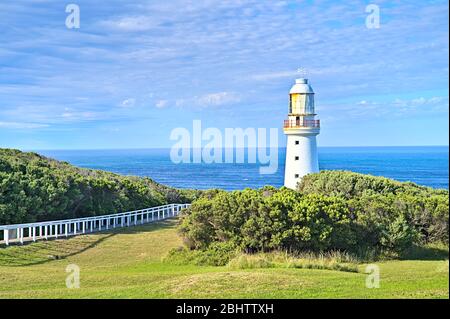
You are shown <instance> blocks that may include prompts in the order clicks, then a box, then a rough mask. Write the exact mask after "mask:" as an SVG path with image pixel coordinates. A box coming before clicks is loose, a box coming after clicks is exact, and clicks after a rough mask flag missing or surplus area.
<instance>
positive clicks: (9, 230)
mask: <svg viewBox="0 0 450 319" xmlns="http://www.w3.org/2000/svg"><path fill="white" fill-rule="evenodd" d="M189 206H190V204H168V205H164V206H158V207H151V208H145V209H141V210H135V211H131V212H125V213H118V214H112V215H101V216H93V217H83V218H74V219H65V220H54V221H46V222H36V223H28V224H14V225H3V226H0V231H3V240H2V241H0V244H5V245H9V244H11V243H20V244H23V243H24V241H36V240H39V239H49V238H61V237H68V236H75V235H81V234H86V233H93V232H98V231H104V230H108V229H114V228H119V227H129V226H134V225H142V224H146V223H151V222H153V221H158V220H162V219H166V218H171V217H174V216H177V215H179V214H180V212H181V210H182V209H184V208H187V207H189Z"/></svg>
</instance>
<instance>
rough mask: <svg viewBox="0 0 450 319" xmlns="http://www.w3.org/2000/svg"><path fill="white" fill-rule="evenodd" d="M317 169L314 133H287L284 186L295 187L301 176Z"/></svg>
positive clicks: (317, 161)
mask: <svg viewBox="0 0 450 319" xmlns="http://www.w3.org/2000/svg"><path fill="white" fill-rule="evenodd" d="M318 171H319V160H318V156H317V142H316V135H315V134H313V135H296V134H295V135H294V134H289V135H287V146H286V166H285V170H284V186H286V187H288V188H291V189H296V188H297V183H298V182H300V180H301V178H302V177H303V176H305V175H306V174H310V173H317V172H318Z"/></svg>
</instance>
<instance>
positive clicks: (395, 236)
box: [180, 172, 449, 256]
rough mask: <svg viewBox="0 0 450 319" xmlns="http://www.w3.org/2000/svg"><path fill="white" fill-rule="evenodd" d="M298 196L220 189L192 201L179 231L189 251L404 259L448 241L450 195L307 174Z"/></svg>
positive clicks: (369, 179)
mask: <svg viewBox="0 0 450 319" xmlns="http://www.w3.org/2000/svg"><path fill="white" fill-rule="evenodd" d="M327 181H329V183H330V184H331V186H330V185H328V184H327V183H328V182H327ZM300 190H302V191H300V192H298V191H293V190H290V189H287V188H281V189H276V188H273V187H265V188H263V189H260V190H253V189H246V190H243V191H234V192H224V191H215V192H214V193H211V194H209V196H208V197H202V198H200V199H199V200H196V201H194V202H193V204H192V206H191V208H190V209H188V210H187V211H186V212H185V214H184V215H183V216H182V221H181V225H180V232H181V234H182V236H183V238H184V239H185V243H186V244H187V246H188V247H189V248H190V249H200V250H207V249H208V247H209V246H210V245H212V244H214V243H220V242H227V243H230V244H231V245H233V247H236V248H238V249H240V250H241V251H244V252H247V253H255V252H266V251H273V250H287V251H290V252H298V251H305V250H308V251H313V252H321V251H331V250H337V251H347V252H351V253H353V254H358V255H364V256H375V255H377V254H381V253H382V252H390V253H394V254H397V255H399V254H401V253H402V252H403V251H405V250H408V249H409V248H411V247H412V245H424V244H427V243H430V242H436V241H440V242H446V241H448V215H449V214H448V191H445V190H434V189H431V188H427V187H421V186H417V185H415V184H412V183H400V182H396V181H392V180H389V179H386V178H379V177H373V176H366V175H362V174H355V173H351V172H325V173H319V174H311V175H308V176H307V177H306V181H304V182H303V181H302V184H301V185H300ZM333 190H334V191H333Z"/></svg>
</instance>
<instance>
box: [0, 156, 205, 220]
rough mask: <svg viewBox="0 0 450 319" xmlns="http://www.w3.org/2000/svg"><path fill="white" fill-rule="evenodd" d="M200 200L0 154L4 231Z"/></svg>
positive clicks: (142, 181) (149, 183)
mask: <svg viewBox="0 0 450 319" xmlns="http://www.w3.org/2000/svg"><path fill="white" fill-rule="evenodd" d="M200 196H201V192H200V191H192V190H182V191H181V190H177V189H174V188H170V187H167V186H164V185H161V184H158V183H156V182H154V181H153V180H151V179H149V178H139V177H132V176H120V175H117V174H113V173H108V172H104V171H98V170H90V169H82V168H77V167H74V166H71V165H69V164H68V163H65V162H59V161H55V160H52V159H49V158H46V157H43V156H40V155H38V154H36V153H24V152H20V151H17V150H10V149H0V225H2V224H14V223H27V222H35V221H45V220H52V219H65V218H76V217H86V216H95V215H102V214H111V213H115V212H121V211H127V210H135V209H142V208H146V207H151V206H158V205H164V204H167V203H173V202H182V203H186V202H190V201H191V200H193V199H196V198H199V197H200Z"/></svg>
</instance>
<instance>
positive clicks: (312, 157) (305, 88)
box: [284, 78, 320, 189]
mask: <svg viewBox="0 0 450 319" xmlns="http://www.w3.org/2000/svg"><path fill="white" fill-rule="evenodd" d="M289 95H290V101H289V114H288V119H287V120H285V121H284V134H286V135H287V145H286V167H285V171H284V186H286V187H288V188H292V189H295V188H296V187H297V183H298V182H299V181H300V180H301V178H302V177H303V176H305V175H306V174H309V173H315V172H318V171H319V160H318V157H317V142H316V136H317V135H318V134H319V133H320V121H319V120H316V119H314V117H315V116H316V114H315V112H314V91H313V89H312V87H311V86H310V85H309V84H308V80H307V79H303V78H302V79H297V80H296V81H295V84H294V86H293V87H292V88H291V91H290V92H289Z"/></svg>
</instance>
